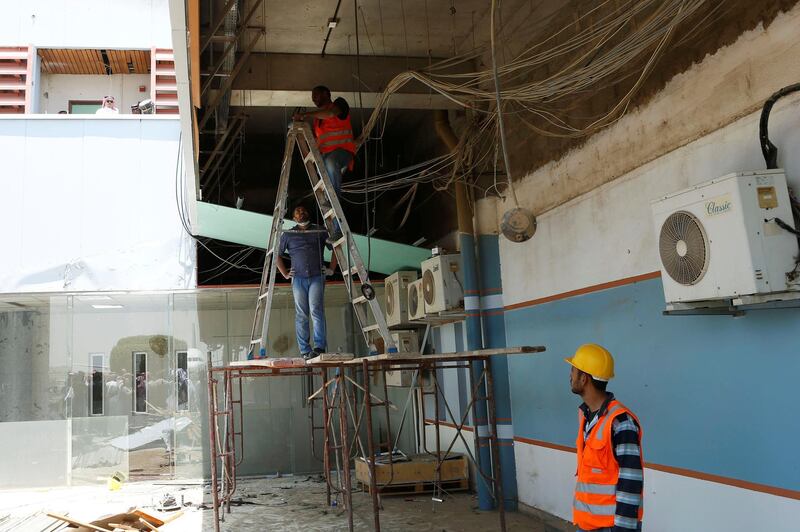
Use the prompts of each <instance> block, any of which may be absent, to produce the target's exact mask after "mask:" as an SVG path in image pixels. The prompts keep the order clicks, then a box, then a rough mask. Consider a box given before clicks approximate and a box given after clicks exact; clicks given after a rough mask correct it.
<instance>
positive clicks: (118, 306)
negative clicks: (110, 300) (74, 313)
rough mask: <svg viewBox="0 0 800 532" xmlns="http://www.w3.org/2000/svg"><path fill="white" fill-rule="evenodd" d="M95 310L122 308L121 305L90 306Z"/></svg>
mask: <svg viewBox="0 0 800 532" xmlns="http://www.w3.org/2000/svg"><path fill="white" fill-rule="evenodd" d="M92 308H96V309H109V308H124V307H123V306H122V305H92Z"/></svg>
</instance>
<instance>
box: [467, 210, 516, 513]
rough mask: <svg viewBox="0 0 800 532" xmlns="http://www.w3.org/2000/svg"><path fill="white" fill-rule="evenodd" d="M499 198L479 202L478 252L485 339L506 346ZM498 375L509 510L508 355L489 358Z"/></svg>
mask: <svg viewBox="0 0 800 532" xmlns="http://www.w3.org/2000/svg"><path fill="white" fill-rule="evenodd" d="M496 206H497V202H496V200H489V201H486V200H484V201H481V202H479V203H478V208H477V213H476V220H477V224H476V225H477V227H478V233H479V235H478V255H479V257H480V263H479V270H480V280H481V293H480V295H481V318H482V321H483V343H484V347H485V348H487V349H492V348H498V347H505V346H506V327H505V315H504V314H505V312H504V309H503V283H502V278H501V272H500V241H499V238H500V237H499V235H498V227H497V207H496ZM488 365H489V366H490V367H491V370H492V373H493V377H494V394H493V395H494V398H495V400H494V402H495V407H496V409H497V438H498V442H499V450H500V462H499V464H500V465H501V467H502V468H503V472H504V473H505V474H504V475H503V494H504V498H505V500H504V503H505V508H506V510H509V511H512V512H514V511H516V510H517V466H516V459H515V457H514V425H513V420H512V418H511V387H510V384H509V380H508V377H509V372H508V357H506V356H493V357H490V358H489V361H488Z"/></svg>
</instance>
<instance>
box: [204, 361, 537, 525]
mask: <svg viewBox="0 0 800 532" xmlns="http://www.w3.org/2000/svg"><path fill="white" fill-rule="evenodd" d="M544 350H545V348H544V347H542V346H536V347H531V346H523V347H508V348H499V349H483V350H476V351H465V352H459V353H444V354H429V355H422V354H419V353H398V354H391V355H373V356H368V357H362V358H353V359H351V360H330V361H328V360H325V356H324V355H323V356H322V357H318V358H317V359H314V360H312V361H309V362H308V363H307V365H306V367H301V366H297V367H286V368H283V367H270V366H267V365H266V361H263V360H262V361H255V360H254V361H248V362H247V363H246V364H242V363H239V364H233V365H228V366H216V367H215V366H212V363H211V358H210V357H209V360H208V362H207V369H208V402H209V411H208V416H209V442H210V455H211V496H212V504H213V509H214V530H215V531H216V532H219V530H220V528H219V527H220V522H222V521H224V515H225V513H230V511H231V508H230V507H231V501H232V499H233V497H234V495H235V493H236V468H237V466H238V465H239V464H241V462H242V460H243V459H244V437H245V431H244V418H243V407H242V378H249V377H296V376H305V377H307V378H309V379H313V378H314V377H317V376H318V377H320V378H321V386H320V387H319V389H317V390H316V391H315V392H314V393H313V394H311V395H310V396H309V397H308V406H309V408H310V411H311V412H310V415H309V417H310V421H311V447H312V452H314V454H315V457H316V437H315V433H316V432H317V431H319V430H322V431H323V445H322V449H323V456H322V459H321V461H322V462H323V467H324V476H325V491H326V504H327V506H330V505H331V498H332V496H335V497H337V498H338V497H340V496H341V500H342V506H343V508H344V509H345V510H346V513H347V522H348V530H350V531H352V530H353V527H354V523H353V504H352V477H351V470H350V464H351V459H352V458H355V456H356V455H357V454H359V453H360V454H361V459H363V460H364V461H365V462H366V463H367V466H368V471H369V493H370V497H371V501H372V515H373V528H374V530H375V531H376V532H379V531H380V529H381V527H380V510H381V502H380V493H379V490H378V483H377V481H376V476H375V469H376V460H377V457H378V455H379V453H378V450H377V449H376V443H375V438H374V427H373V420H374V417H373V409H374V408H382V409H383V411H384V414H385V416H386V418H385V420H386V428H387V441H386V442H379V444H378V446H384V447H386V448H387V451H388V452H387V456H388V464H386V465H388V466H389V475H390V478H389V482H387V483H384V484H383V485H382V487H386V486H388V485H391V483H392V479H393V476H394V462H393V452H394V450H395V448H396V446H397V441H398V440H399V436H400V433H401V432H402V429H403V426H404V422H405V416H406V413H407V410H408V405H409V402H410V398H411V396H412V394H418V398H419V401H418V402H419V405H420V409H419V415H420V417H421V421H422V423H423V429H422V434H421V438H420V439H421V444H422V445H421V447H422V449H423V450H424V452H425V453H426V454H428V455H430V456H433V457H434V458H435V473H436V478H435V481H434V486H435V491H434V500H441V497H439V499H437V498H436V495H437V493H439V494H440V493H442V492H443V491H444V490H442V487H441V485H442V481H441V467H442V463H443V462H444V461H445V460H446V459H447V458H448V456H449V454H450V452H451V450H452V449H453V446H454V445H455V444H456V442H457V441H458V440H461V441H462V442H463V443H464V448H465V450H466V456H467V458H468V460H469V461H470V463H472V464H473V465H474V467H475V471H476V476H475V482H476V484H477V482H484V483H485V484H486V485H487V486H488V487H489V489H490V493H491V495H492V497H493V499H494V502H495V506H496V508H497V510H498V519H499V529H500V530H501V531H504V532H505V530H506V523H505V508H504V501H503V491H502V471H501V468H500V459H499V448H498V443H499V442H498V440H497V418H496V412H495V400H494V378H493V375H492V370H491V364H490V363H489V359H490V357H492V356H505V355H521V354H531V353H539V352H542V351H544ZM474 362H477V363H478V364H477V366H478V369H479V371H476V367H475V366H474V365H473V363H474ZM262 364H263V365H262ZM461 368H463V369H467V371H468V374H469V382H470V390H471V393H470V397H469V400H468V403H467V405H466V407H465V408H464V412H463V413H462V415H461V417H460V418H456V416H455V415H454V413H453V409H452V408H451V407H450V405H449V403H448V402H447V398H446V397H445V395H444V392H443V390H442V388H441V386H440V385H439V376H438V375H439V371H442V370H446V369H461ZM393 370H404V371H412V372H413V379H412V383H411V386H410V388H409V401H407V402H406V407H405V408H404V411H403V419H402V421H401V424H400V427H399V428H398V431H397V439H393V438H392V430H391V423H390V418H389V410H390V409H391V408H395V407H394V405H392V403H391V402H390V401H389V399H388V386H387V384H386V372H387V371H393ZM426 371H427V372H429V375H430V380H431V382H432V391H425V389H424V387H421V386H419V385H418V381H419V377H420V376H421V375H422V374H423V372H426ZM359 374H360V375H361V377H362V382H361V383H359V382H358V380H357V376H358V375H359ZM376 374H380V375H381V376H382V377H383V378H382V382H383V386H382V387H383V398H381V397H379V396H377V395H375V394H374V393H373V392H372V389H371V383H370V381H371V378H372V377H373V376H374V375H376ZM218 375H221V376H222V405H223V406H222V408H221V409H220V408H219V397H218V393H217V385H218V383H219V382H220V381H219V378H218ZM329 377H330V378H329ZM234 381H236V382H237V385H236V386H234ZM481 394H483V395H481ZM359 395H360V397H359ZM425 396H432V397H433V403H434V410H435V412H434V416H433V418H432V419H433V420H434V422H433V426H434V438H433V439H434V444H435V446H434V448H433V449H432V450H431V449H429V448H428V439H427V436H426V431H425V423H426V419H427V417H426V415H425V411H426V406H425V402H426V401H425ZM237 397H238V398H237ZM315 401H321V402H322V417H323V419H322V422H323V424H322V426H316V425H315V424H314V423H315V421H314V419H315V418H314V414H313V412H314V402H315ZM480 403H484V404H485V406H486V412H487V418H486V430H485V431H481V430H479V426H477V425H478V423H477V422H475V421H473V424H474V425H476V426H475V427H474V428H473V435H472V437H473V445H474V449H475V452H474V454H473V452H472V451H471V450H470V448H469V445H468V443H467V439H466V437H465V435H464V428H465V426H466V423H467V420H468V415H469V414H470V413H471V415H472V419H473V420H477V419H478V416H477V408H478V405H479V404H480ZM440 414H444V419H440ZM237 416H238V418H237ZM220 418H222V419H223V424H224V425H223V430H220V427H219V420H220ZM337 418H338V423H336V425H337V426H333V425H334V423H333V421H334V419H337ZM237 419H238V428H237ZM448 422H452V423H451V424H452V426H453V427H454V428H455V434H454V435H453V436H452V438H451V439H450V441H449V442H447V444H446V446H445V447H444V449H443V445H442V437H441V431H440V425H441V424H442V423H448ZM362 432H364V433H365V435H364V436H365V438H366V445H365V444H364V442H363V441H362ZM220 433H222V434H221V435H220ZM484 446H489V447H490V450H491V462H492V463H491V464H484V467H482V465H481V463H480V462H481V461H480V452H479V450H480V448H481V447H484ZM354 451H355V453H354ZM351 455H352V456H351ZM316 458H317V459H319V457H316ZM218 465H219V466H220V468H219V469H218ZM332 465H335V469H336V474H335V477H334V475H333V473H332V470H331V469H332V467H331V466H332ZM490 466H491V467H490ZM487 470H488V471H493V472H494V473H493V474H491V473H486V471H487ZM220 472H221V479H220ZM220 480H221V482H220Z"/></svg>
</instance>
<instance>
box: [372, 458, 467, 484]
mask: <svg viewBox="0 0 800 532" xmlns="http://www.w3.org/2000/svg"><path fill="white" fill-rule="evenodd" d="M408 458H409V460H408V461H404V462H394V463H393V464H392V465H391V467H390V466H389V464H386V463H376V465H375V482H376V484H377V485H378V486H379V487H380V486H383V485H386V484H389V483H391V485H395V484H416V483H420V482H434V481H435V480H436V459H435V457H433V456H430V455H427V454H418V455H412V456H409V457H408ZM440 474H441V480H442V481H448V480H462V479H467V478H469V465H468V463H467V459H466V457H465V456H464V455H463V454H461V453H450V455H449V456H448V458H447V459H446V460H443V461H442V465H441V469H440ZM356 479H357V480H359V481H360V482H363V483H365V484H369V466H368V465H367V462H366V461H365V460H364V459H363V458H359V459H357V460H356Z"/></svg>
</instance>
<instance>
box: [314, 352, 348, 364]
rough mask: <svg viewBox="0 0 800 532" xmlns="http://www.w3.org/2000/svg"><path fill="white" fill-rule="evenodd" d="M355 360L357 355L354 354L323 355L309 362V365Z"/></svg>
mask: <svg viewBox="0 0 800 532" xmlns="http://www.w3.org/2000/svg"><path fill="white" fill-rule="evenodd" d="M354 358H355V355H354V354H353V353H321V354H320V355H319V356H317V357H314V358H312V359H311V360H309V361H308V364H309V365H314V364H320V363H323V362H341V361H345V360H353V359H354Z"/></svg>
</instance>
